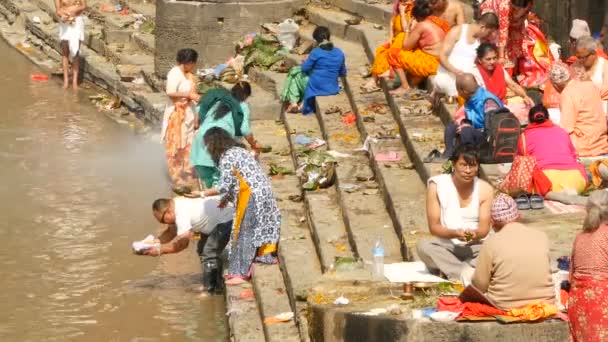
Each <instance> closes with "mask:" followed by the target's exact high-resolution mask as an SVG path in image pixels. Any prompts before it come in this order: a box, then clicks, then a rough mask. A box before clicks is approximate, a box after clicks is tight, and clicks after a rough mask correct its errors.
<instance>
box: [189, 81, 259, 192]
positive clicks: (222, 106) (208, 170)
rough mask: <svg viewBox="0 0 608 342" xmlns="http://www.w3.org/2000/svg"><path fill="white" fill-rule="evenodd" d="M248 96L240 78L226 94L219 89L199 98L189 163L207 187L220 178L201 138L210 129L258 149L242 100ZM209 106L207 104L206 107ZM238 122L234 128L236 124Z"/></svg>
mask: <svg viewBox="0 0 608 342" xmlns="http://www.w3.org/2000/svg"><path fill="white" fill-rule="evenodd" d="M219 94H225V95H219ZM222 96H224V97H222ZM249 96H251V85H250V84H249V83H247V82H243V81H240V82H237V83H236V84H235V85H234V86H233V87H232V89H231V90H230V93H225V92H223V91H221V90H220V91H219V92H213V91H209V92H208V93H207V95H206V96H205V97H204V98H203V100H202V101H201V113H200V115H199V118H200V128H199V129H198V131H197V132H196V135H195V136H194V143H193V144H192V150H191V151H190V164H191V165H193V166H194V167H195V169H196V173H197V174H198V178H199V179H200V180H201V182H202V183H203V184H204V185H205V188H207V189H209V188H212V187H214V186H216V185H217V182H218V181H219V178H220V172H219V170H218V168H217V166H216V165H215V163H214V162H213V159H212V158H211V155H210V154H209V152H208V151H207V147H206V146H205V144H204V143H203V137H204V136H205V134H206V133H207V131H209V130H210V129H211V128H213V127H220V128H222V129H224V130H225V131H226V132H228V133H229V134H230V136H232V137H233V138H237V137H245V139H246V140H247V142H248V143H249V145H251V148H252V149H253V150H254V151H256V152H259V150H260V149H261V146H260V145H259V144H258V143H257V142H256V140H255V138H254V136H253V133H252V132H251V126H250V113H249V106H248V105H247V102H245V101H246V100H247V98H248V97H249ZM210 98H212V99H210ZM213 99H216V101H215V103H211V101H213ZM207 103H208V105H207ZM209 105H210V106H211V107H210V108H209V109H208V110H207V109H206V108H207V106H209ZM231 107H234V108H231ZM235 116H238V120H235ZM239 122H240V125H239V126H238V129H237V126H236V125H238V123H239Z"/></svg>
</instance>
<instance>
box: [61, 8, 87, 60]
mask: <svg viewBox="0 0 608 342" xmlns="http://www.w3.org/2000/svg"><path fill="white" fill-rule="evenodd" d="M59 40H61V41H67V42H68V46H69V48H70V59H73V58H74V57H75V56H76V55H77V54H78V51H79V50H80V42H83V41H84V17H83V16H81V15H79V16H77V17H76V18H75V19H74V22H73V23H71V24H70V23H63V22H60V23H59Z"/></svg>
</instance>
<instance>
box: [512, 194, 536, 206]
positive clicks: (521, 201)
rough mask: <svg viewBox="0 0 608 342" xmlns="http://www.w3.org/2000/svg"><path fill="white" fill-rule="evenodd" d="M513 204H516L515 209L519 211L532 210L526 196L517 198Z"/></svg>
mask: <svg viewBox="0 0 608 342" xmlns="http://www.w3.org/2000/svg"><path fill="white" fill-rule="evenodd" d="M515 203H517V209H519V210H529V209H530V208H532V206H531V203H530V198H528V195H520V196H517V198H515Z"/></svg>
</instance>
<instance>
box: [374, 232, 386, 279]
mask: <svg viewBox="0 0 608 342" xmlns="http://www.w3.org/2000/svg"><path fill="white" fill-rule="evenodd" d="M372 256H373V257H374V269H373V273H374V278H379V279H380V278H383V277H384V247H382V240H381V239H380V238H378V240H376V244H375V245H374V249H372Z"/></svg>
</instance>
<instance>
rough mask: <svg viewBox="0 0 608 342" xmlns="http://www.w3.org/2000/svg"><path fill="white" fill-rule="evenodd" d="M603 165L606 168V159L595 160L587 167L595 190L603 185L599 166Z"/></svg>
mask: <svg viewBox="0 0 608 342" xmlns="http://www.w3.org/2000/svg"><path fill="white" fill-rule="evenodd" d="M602 164H604V165H605V166H608V159H603V160H596V161H594V162H593V163H591V165H589V172H591V182H592V183H593V185H595V186H596V187H597V188H599V187H601V186H602V183H604V179H603V178H602V174H601V173H600V165H602Z"/></svg>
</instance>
